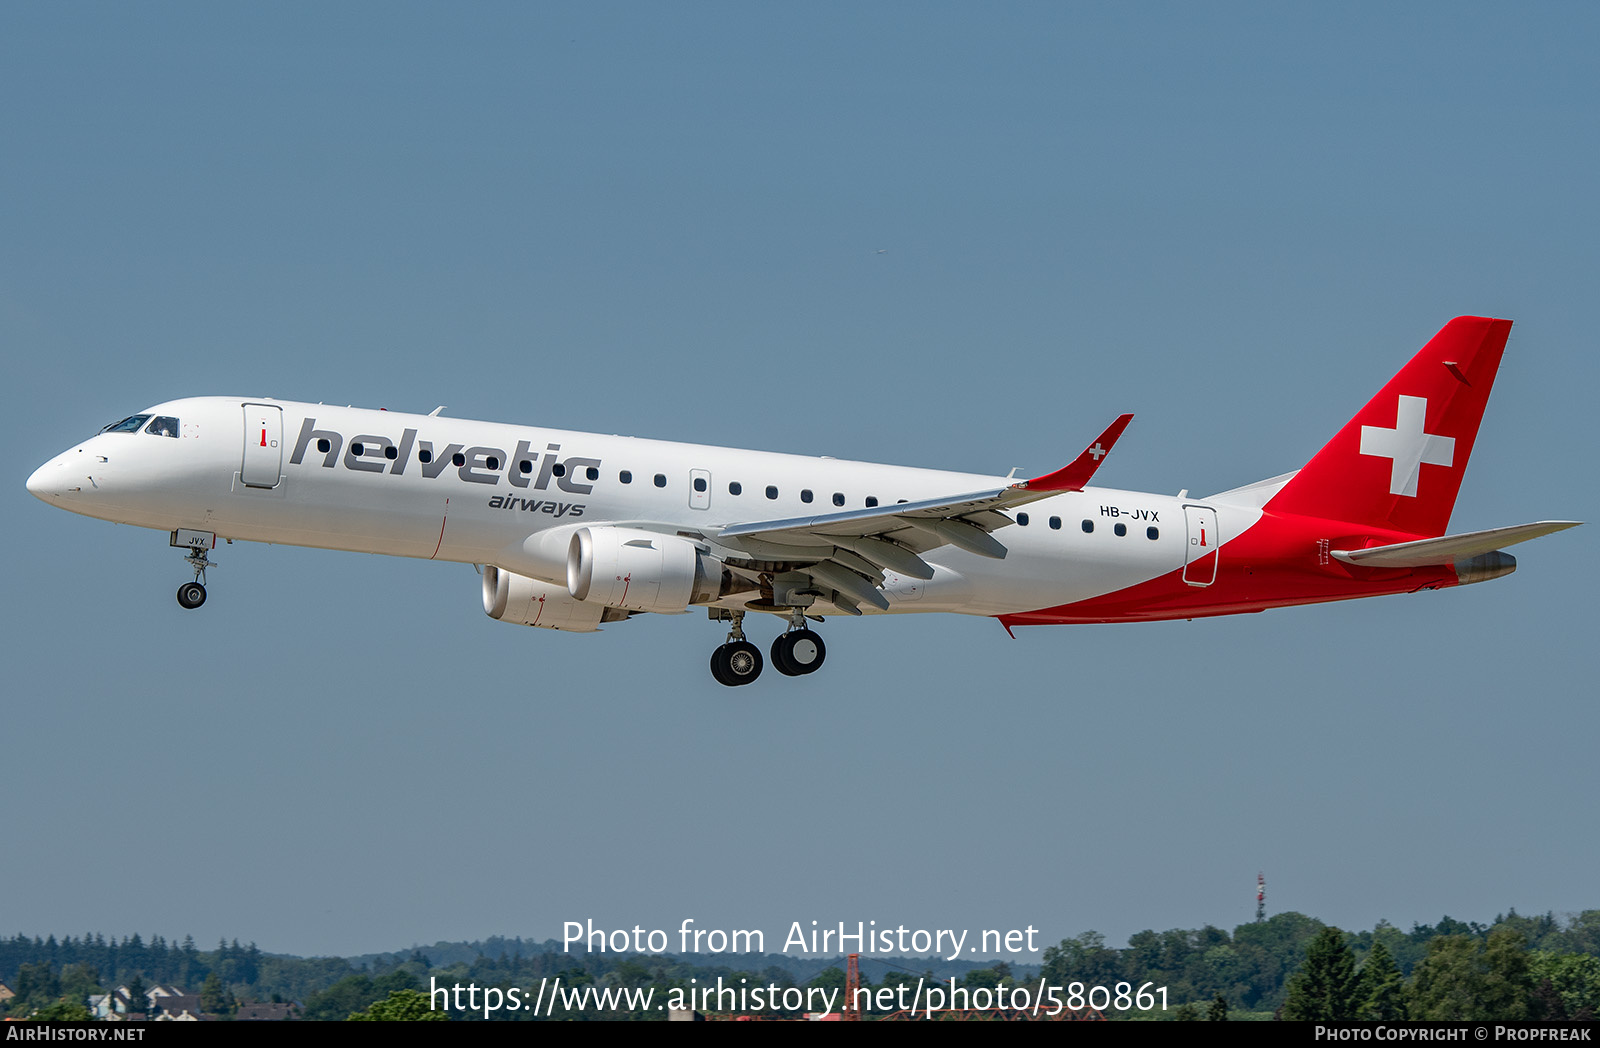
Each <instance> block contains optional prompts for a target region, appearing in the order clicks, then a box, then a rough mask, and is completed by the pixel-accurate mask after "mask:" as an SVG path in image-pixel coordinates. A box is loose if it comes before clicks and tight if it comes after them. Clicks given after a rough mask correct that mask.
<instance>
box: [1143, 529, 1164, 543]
mask: <svg viewBox="0 0 1600 1048" xmlns="http://www.w3.org/2000/svg"><path fill="white" fill-rule="evenodd" d="M1144 537H1145V538H1147V539H1149V540H1150V541H1151V542H1154V541H1155V540H1156V539H1158V538H1160V537H1161V530H1160V529H1159V528H1145V529H1144Z"/></svg>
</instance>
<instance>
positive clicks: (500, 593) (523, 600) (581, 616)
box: [483, 564, 628, 633]
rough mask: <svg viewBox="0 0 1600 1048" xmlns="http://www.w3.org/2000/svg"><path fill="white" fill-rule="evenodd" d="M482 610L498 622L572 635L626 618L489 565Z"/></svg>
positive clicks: (618, 611) (620, 612) (617, 610)
mask: <svg viewBox="0 0 1600 1048" xmlns="http://www.w3.org/2000/svg"><path fill="white" fill-rule="evenodd" d="M483 610H484V612H485V613H487V614H488V616H489V617H490V618H491V619H499V620H500V621H501V622H515V623H521V624H522V625H524V626H540V627H543V628H545V629H552V630H569V631H571V632H574V633H593V632H595V631H596V630H598V629H599V628H600V624H601V623H602V622H619V621H621V620H622V619H625V618H627V617H628V613H627V612H626V611H623V610H622V609H620V608H608V607H606V606H605V605H603V604H588V603H585V602H584V601H581V600H576V599H574V598H573V596H572V594H570V593H568V592H567V590H566V587H565V586H553V585H551V584H550V583H548V582H540V581H539V580H538V579H530V578H528V577H527V576H526V575H518V574H515V573H514V572H510V571H505V570H503V569H501V568H497V567H495V566H494V565H493V564H488V565H485V566H484V569H483Z"/></svg>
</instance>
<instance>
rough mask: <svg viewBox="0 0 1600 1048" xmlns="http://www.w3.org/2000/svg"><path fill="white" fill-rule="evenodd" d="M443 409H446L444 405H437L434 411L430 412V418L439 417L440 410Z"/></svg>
mask: <svg viewBox="0 0 1600 1048" xmlns="http://www.w3.org/2000/svg"><path fill="white" fill-rule="evenodd" d="M443 410H444V405H443V404H440V405H439V406H438V407H436V408H434V409H433V410H432V411H430V412H428V417H429V418H437V417H438V415H439V412H441V411H443Z"/></svg>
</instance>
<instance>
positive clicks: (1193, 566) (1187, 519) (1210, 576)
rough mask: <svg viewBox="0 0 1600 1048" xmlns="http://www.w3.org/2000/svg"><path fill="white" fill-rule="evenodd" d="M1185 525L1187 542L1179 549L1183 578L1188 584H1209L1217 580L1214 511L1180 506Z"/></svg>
mask: <svg viewBox="0 0 1600 1048" xmlns="http://www.w3.org/2000/svg"><path fill="white" fill-rule="evenodd" d="M1183 519H1184V523H1185V524H1186V525H1187V526H1188V531H1189V534H1188V539H1189V542H1188V545H1186V546H1185V547H1184V550H1183V581H1185V582H1187V583H1188V584H1189V585H1191V586H1209V585H1211V584H1212V583H1213V582H1215V581H1217V550H1218V548H1219V547H1220V546H1221V544H1222V543H1221V540H1220V539H1219V537H1218V535H1217V511H1216V510H1214V509H1212V508H1211V507H1210V506H1185V507H1183Z"/></svg>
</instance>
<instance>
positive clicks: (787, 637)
mask: <svg viewBox="0 0 1600 1048" xmlns="http://www.w3.org/2000/svg"><path fill="white" fill-rule="evenodd" d="M778 639H779V640H780V641H782V642H783V659H784V661H785V662H787V663H788V664H789V665H790V666H791V667H793V669H794V672H793V673H792V674H790V675H791V676H796V677H798V676H801V675H803V674H807V673H815V672H817V670H819V669H821V668H822V662H823V660H824V659H826V658H827V657H828V646H827V645H826V644H823V643H822V638H821V637H820V636H818V635H817V634H816V633H813V632H812V631H811V630H790V631H789V632H788V633H785V634H784V635H783V636H781V637H779V638H778ZM773 661H774V662H776V661H777V655H776V653H774V656H773ZM786 672H787V671H786Z"/></svg>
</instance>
